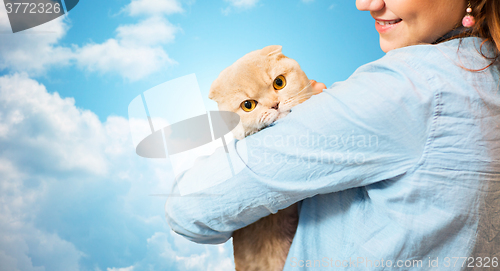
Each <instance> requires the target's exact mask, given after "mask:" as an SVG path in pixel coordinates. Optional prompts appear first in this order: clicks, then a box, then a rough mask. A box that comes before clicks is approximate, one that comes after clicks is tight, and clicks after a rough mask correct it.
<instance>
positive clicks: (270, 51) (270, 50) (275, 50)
mask: <svg viewBox="0 0 500 271" xmlns="http://www.w3.org/2000/svg"><path fill="white" fill-rule="evenodd" d="M281 48H282V46H281V45H269V46H266V47H264V48H262V50H261V51H260V54H261V55H263V56H271V55H275V54H281Z"/></svg>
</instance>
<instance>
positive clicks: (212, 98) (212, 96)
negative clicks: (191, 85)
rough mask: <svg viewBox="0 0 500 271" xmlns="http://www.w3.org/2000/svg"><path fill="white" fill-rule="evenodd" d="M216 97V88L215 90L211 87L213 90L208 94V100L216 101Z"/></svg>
mask: <svg viewBox="0 0 500 271" xmlns="http://www.w3.org/2000/svg"><path fill="white" fill-rule="evenodd" d="M216 95H217V91H216V90H215V88H214V87H211V88H210V91H209V92H208V98H209V99H210V100H213V101H215V97H216Z"/></svg>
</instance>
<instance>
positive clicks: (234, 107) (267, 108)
mask: <svg viewBox="0 0 500 271" xmlns="http://www.w3.org/2000/svg"><path fill="white" fill-rule="evenodd" d="M313 94H317V92H316V93H315V92H314V89H313V88H312V87H311V83H310V81H309V79H308V78H307V76H306V74H305V73H304V72H303V71H302V70H301V69H300V66H299V64H298V63H297V61H295V60H293V59H291V58H288V57H286V56H284V55H283V54H282V53H281V46H278V45H271V46H267V47H265V48H263V49H261V50H257V51H253V52H251V53H248V54H246V55H245V56H243V57H242V58H240V59H238V60H237V61H236V62H235V63H233V64H232V65H231V66H229V67H227V68H226V69H224V70H223V71H222V72H221V73H220V75H219V77H218V78H217V79H216V80H215V81H214V82H213V83H212V86H211V87H210V93H209V95H208V97H209V98H210V99H212V100H214V101H216V102H217V104H218V106H219V110H221V111H231V112H235V113H237V114H238V115H239V116H240V123H239V124H238V126H236V128H234V130H233V134H234V136H235V138H237V139H242V138H244V137H246V136H248V135H251V134H253V133H256V132H258V131H259V130H261V129H263V128H265V127H267V126H269V125H270V124H271V123H273V122H274V121H276V120H278V119H280V118H282V117H284V116H286V115H287V114H288V113H289V112H290V109H291V108H292V107H293V106H295V105H297V104H299V103H301V102H303V101H305V100H307V99H308V98H309V97H311V96H312V95H313Z"/></svg>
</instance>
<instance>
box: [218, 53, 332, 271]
mask: <svg viewBox="0 0 500 271" xmlns="http://www.w3.org/2000/svg"><path fill="white" fill-rule="evenodd" d="M321 85H322V84H321ZM322 86H324V85H322ZM322 89H323V88H322V87H321V86H316V82H315V81H313V80H309V79H308V78H307V76H306V74H305V73H304V72H303V71H302V70H301V69H300V66H299V64H298V63H297V62H296V61H295V60H293V59H290V58H287V57H286V56H284V55H283V54H282V53H281V46H278V45H272V46H267V47H265V48H263V49H261V50H257V51H253V52H251V53H248V54H246V55H245V56H243V57H242V58H240V59H239V60H237V61H236V62H235V63H234V64H232V65H231V66H229V67H228V68H226V69H225V70H223V71H222V72H221V73H220V75H219V77H218V78H217V79H216V80H215V81H214V82H213V83H212V86H211V88H210V93H209V98H210V99H212V100H214V101H216V102H217V104H218V106H219V110H221V111H232V112H235V113H237V114H238V115H239V116H240V123H239V124H238V126H236V128H234V130H233V131H232V132H233V134H234V136H235V138H237V139H242V138H244V137H246V136H249V135H251V134H253V133H256V132H258V131H260V130H262V129H264V128H265V127H267V126H269V125H270V124H271V123H273V122H274V121H276V120H278V119H280V118H283V117H285V116H286V115H287V114H288V113H289V112H290V109H291V108H292V107H294V106H295V105H297V104H299V103H302V102H303V101H305V100H307V99H309V98H310V97H311V96H312V95H314V94H318V93H319V92H321V90H322ZM283 181H284V182H286V180H283ZM297 223H298V213H297V205H296V204H294V205H292V206H290V207H288V208H286V209H284V210H281V211H279V212H278V213H276V214H272V215H269V216H267V217H264V218H262V219H260V220H259V221H257V222H255V223H253V224H251V225H249V226H247V227H245V228H242V229H240V230H237V231H235V232H234V233H233V246H234V262H235V266H236V270H237V271H278V270H283V267H284V265H285V261H286V257H287V254H288V250H289V249H290V245H291V243H292V240H293V236H294V235H295V231H296V229H297Z"/></svg>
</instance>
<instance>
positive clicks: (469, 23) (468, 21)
mask: <svg viewBox="0 0 500 271" xmlns="http://www.w3.org/2000/svg"><path fill="white" fill-rule="evenodd" d="M466 11H467V14H466V15H465V17H464V18H463V19H462V25H463V26H465V27H467V28H469V27H473V26H474V24H476V20H474V16H472V15H471V12H472V8H471V5H470V1H469V5H468V6H467V9H466Z"/></svg>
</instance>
